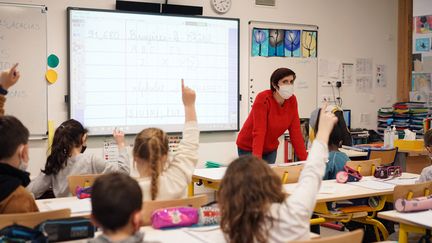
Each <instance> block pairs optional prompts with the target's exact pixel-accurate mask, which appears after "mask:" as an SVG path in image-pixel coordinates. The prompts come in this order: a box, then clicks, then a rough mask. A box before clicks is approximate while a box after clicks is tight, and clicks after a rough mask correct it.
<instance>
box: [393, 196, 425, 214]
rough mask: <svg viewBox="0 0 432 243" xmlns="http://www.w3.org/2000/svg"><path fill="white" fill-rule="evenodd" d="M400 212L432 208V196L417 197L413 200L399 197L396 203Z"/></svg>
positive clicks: (395, 205) (396, 207)
mask: <svg viewBox="0 0 432 243" xmlns="http://www.w3.org/2000/svg"><path fill="white" fill-rule="evenodd" d="M394 207H395V209H396V210H397V211H398V212H416V211H423V210H428V209H432V196H429V197H417V198H413V199H411V200H407V199H402V198H399V199H397V200H396V202H395V203H394Z"/></svg>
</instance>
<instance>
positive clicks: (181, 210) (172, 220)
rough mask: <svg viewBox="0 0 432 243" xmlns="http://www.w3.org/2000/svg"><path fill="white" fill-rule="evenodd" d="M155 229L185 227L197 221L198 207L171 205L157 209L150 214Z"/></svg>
mask: <svg viewBox="0 0 432 243" xmlns="http://www.w3.org/2000/svg"><path fill="white" fill-rule="evenodd" d="M151 222H152V226H153V228H155V229H161V228H170V227H186V226H191V225H193V224H196V223H198V209H196V208H192V207H172V208H163V209H157V210H155V211H154V212H153V214H152V216H151Z"/></svg>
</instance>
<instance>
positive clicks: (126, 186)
mask: <svg viewBox="0 0 432 243" xmlns="http://www.w3.org/2000/svg"><path fill="white" fill-rule="evenodd" d="M142 202H143V198H142V193H141V188H140V186H139V185H138V183H137V181H136V180H134V179H132V178H131V177H130V176H128V175H125V174H121V173H109V174H105V175H102V176H100V177H98V178H97V179H96V181H95V182H94V184H93V188H92V197H91V205H92V213H91V219H92V222H93V224H94V225H96V226H97V227H100V228H102V230H103V234H101V235H99V236H98V237H96V238H95V239H92V240H90V241H89V242H91V243H109V242H117V243H134V242H143V239H144V234H143V233H141V232H140V231H139V229H140V226H141V219H142V215H141V208H142V204H143V203H142Z"/></svg>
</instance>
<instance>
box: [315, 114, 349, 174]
mask: <svg viewBox="0 0 432 243" xmlns="http://www.w3.org/2000/svg"><path fill="white" fill-rule="evenodd" d="M327 111H329V112H332V113H333V114H335V116H336V117H337V118H338V122H337V123H336V125H335V126H334V128H333V130H332V132H331V134H330V138H329V140H328V149H329V161H328V163H327V166H326V170H325V173H324V177H323V179H324V180H332V179H336V174H337V173H338V172H339V171H343V170H344V166H345V164H346V162H348V161H350V160H351V159H350V158H349V157H348V156H347V155H346V154H345V153H343V152H341V151H339V148H340V147H342V143H343V140H344V137H345V136H346V133H347V132H348V127H347V126H346V123H345V120H344V117H343V112H342V111H341V110H339V109H337V108H336V107H334V106H329V107H327ZM315 113H316V115H315ZM320 114H321V109H317V110H315V111H314V112H313V114H312V115H311V124H314V123H315V125H314V131H315V133H317V132H318V131H319V130H318V129H319V128H318V127H319V117H320ZM315 117H316V118H315ZM312 118H313V119H312ZM315 121H316V122H315ZM312 122H314V123H312Z"/></svg>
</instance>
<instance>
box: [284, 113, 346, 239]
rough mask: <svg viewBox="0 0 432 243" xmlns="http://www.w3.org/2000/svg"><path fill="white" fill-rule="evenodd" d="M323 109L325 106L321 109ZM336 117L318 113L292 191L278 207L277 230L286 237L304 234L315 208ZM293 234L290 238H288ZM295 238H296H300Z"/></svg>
mask: <svg viewBox="0 0 432 243" xmlns="http://www.w3.org/2000/svg"><path fill="white" fill-rule="evenodd" d="M322 110H323V111H324V110H325V107H324V108H323V109H322ZM336 122H337V118H336V117H335V116H334V115H333V114H332V113H330V112H322V113H321V116H320V123H319V129H318V134H317V136H316V139H315V141H314V142H313V144H312V148H311V151H310V153H309V156H308V158H307V162H306V163H305V167H304V169H303V171H302V173H301V175H300V178H299V182H298V185H297V187H296V189H295V190H294V192H293V193H292V194H291V195H290V196H289V197H288V198H287V199H286V200H285V202H284V203H282V205H281V208H280V209H279V210H280V212H279V213H280V214H281V216H280V219H281V229H282V230H283V234H284V235H286V236H287V237H288V235H289V237H290V238H289V240H294V239H295V236H298V237H300V238H301V239H306V238H307V237H306V238H304V237H305V236H308V233H309V225H310V217H311V216H312V213H313V209H314V208H315V203H316V196H317V194H318V191H319V188H320V185H321V180H322V177H323V175H324V169H325V166H326V162H327V160H328V148H327V142H328V138H329V135H330V133H331V131H332V129H333V126H334V124H335V123H336ZM291 237H293V238H291ZM300 238H298V239H300Z"/></svg>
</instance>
